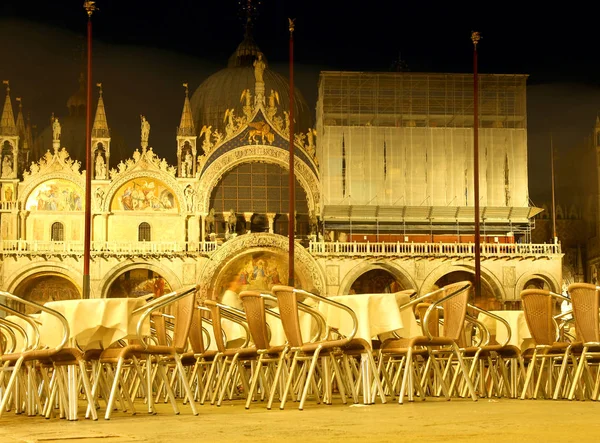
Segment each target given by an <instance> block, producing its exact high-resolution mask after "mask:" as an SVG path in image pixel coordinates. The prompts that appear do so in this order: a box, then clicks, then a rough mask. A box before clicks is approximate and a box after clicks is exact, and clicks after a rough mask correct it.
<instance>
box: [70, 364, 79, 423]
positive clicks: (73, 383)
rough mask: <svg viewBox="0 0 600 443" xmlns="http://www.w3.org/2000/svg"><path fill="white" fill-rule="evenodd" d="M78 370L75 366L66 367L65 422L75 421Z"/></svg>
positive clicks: (77, 398) (77, 399)
mask: <svg viewBox="0 0 600 443" xmlns="http://www.w3.org/2000/svg"><path fill="white" fill-rule="evenodd" d="M78 369H79V368H78V367H77V366H75V365H68V366H67V390H68V394H67V403H68V412H67V420H77V403H78V402H79V390H78V389H77V387H78V384H77V375H78Z"/></svg>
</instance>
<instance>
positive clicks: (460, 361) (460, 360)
mask: <svg viewBox="0 0 600 443" xmlns="http://www.w3.org/2000/svg"><path fill="white" fill-rule="evenodd" d="M452 347H453V348H454V354H455V355H456V359H457V360H458V364H459V366H460V370H461V372H462V373H463V378H464V379H465V383H466V384H467V387H468V388H469V393H470V394H471V398H472V399H473V401H477V393H476V392H475V388H474V387H473V382H472V381H471V379H470V378H469V373H468V372H467V367H466V366H465V362H464V361H463V358H462V356H461V355H460V349H459V347H458V345H457V344H456V343H452Z"/></svg>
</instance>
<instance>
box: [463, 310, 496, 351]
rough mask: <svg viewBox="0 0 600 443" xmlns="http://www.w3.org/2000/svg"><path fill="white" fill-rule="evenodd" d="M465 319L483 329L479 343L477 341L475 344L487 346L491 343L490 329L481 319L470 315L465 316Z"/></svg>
mask: <svg viewBox="0 0 600 443" xmlns="http://www.w3.org/2000/svg"><path fill="white" fill-rule="evenodd" d="M465 321H466V322H468V323H470V324H472V325H473V326H474V327H475V328H477V329H479V330H480V331H481V339H480V340H479V343H477V344H476V345H474V346H477V347H479V346H487V345H489V344H490V339H491V334H490V331H489V329H488V328H487V327H486V326H485V325H484V324H483V323H482V322H481V321H479V320H478V319H477V318H475V317H471V316H470V315H466V316H465Z"/></svg>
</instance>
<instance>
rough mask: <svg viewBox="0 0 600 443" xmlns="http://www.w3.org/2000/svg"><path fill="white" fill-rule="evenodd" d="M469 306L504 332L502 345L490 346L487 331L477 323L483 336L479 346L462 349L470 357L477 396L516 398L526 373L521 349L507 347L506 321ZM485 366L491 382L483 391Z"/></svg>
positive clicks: (508, 345)
mask: <svg viewBox="0 0 600 443" xmlns="http://www.w3.org/2000/svg"><path fill="white" fill-rule="evenodd" d="M468 307H469V308H470V309H471V310H472V311H474V312H477V313H479V314H480V315H484V316H487V317H490V318H492V319H494V320H496V321H498V322H500V323H502V325H503V327H504V328H506V330H507V334H506V338H505V340H504V342H503V343H492V344H490V343H489V338H490V334H489V331H487V329H486V328H485V325H484V324H483V323H481V322H480V321H477V324H478V327H479V328H480V330H482V331H484V335H485V337H484V339H483V342H482V343H481V344H480V345H478V346H476V347H471V348H468V349H467V350H465V354H466V355H470V354H472V355H473V362H472V364H471V369H470V371H469V376H470V378H471V379H472V380H473V381H474V384H475V385H477V381H479V395H480V396H483V395H484V394H485V395H487V397H492V396H497V397H502V396H503V394H504V395H505V396H506V397H508V398H516V397H517V395H518V393H517V391H518V386H519V380H521V379H523V380H524V379H525V375H526V373H525V365H524V363H523V356H522V355H521V349H520V348H519V347H518V346H514V345H511V344H509V342H510V338H511V334H512V331H511V329H510V325H509V324H508V322H507V321H506V320H505V319H503V318H502V317H500V316H498V315H496V314H494V313H492V312H489V311H486V310H485V309H482V308H480V307H478V306H475V305H472V304H469V305H468ZM473 350H475V352H473ZM486 363H487V366H486ZM486 367H487V370H488V374H489V378H490V379H491V383H490V384H489V389H486V387H485V384H484V382H485V380H486V377H485V376H484V370H485V368H486Z"/></svg>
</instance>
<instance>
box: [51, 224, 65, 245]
mask: <svg viewBox="0 0 600 443" xmlns="http://www.w3.org/2000/svg"><path fill="white" fill-rule="evenodd" d="M50 239H51V240H52V241H65V226H64V225H63V224H62V223H61V222H54V223H52V232H51V233H50Z"/></svg>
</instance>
